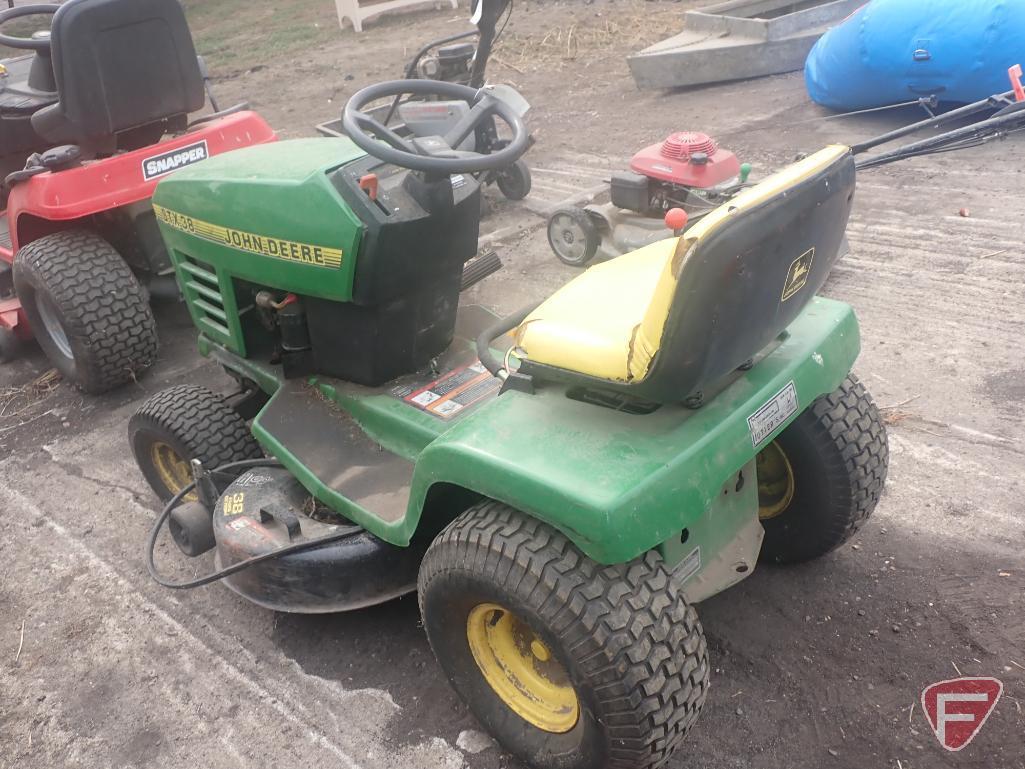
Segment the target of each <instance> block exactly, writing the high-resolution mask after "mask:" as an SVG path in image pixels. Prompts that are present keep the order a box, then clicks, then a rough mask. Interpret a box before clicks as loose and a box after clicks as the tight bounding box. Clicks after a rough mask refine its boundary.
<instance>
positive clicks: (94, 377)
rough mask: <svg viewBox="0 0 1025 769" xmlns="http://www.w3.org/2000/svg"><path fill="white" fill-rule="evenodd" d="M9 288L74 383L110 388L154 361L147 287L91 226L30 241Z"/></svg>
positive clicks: (94, 390) (154, 338) (86, 387)
mask: <svg viewBox="0 0 1025 769" xmlns="http://www.w3.org/2000/svg"><path fill="white" fill-rule="evenodd" d="M14 287H15V290H16V291H17V294H18V298H19V299H20V300H21V303H22V306H23V307H24V308H25V314H26V315H27V316H28V319H29V324H30V325H31V327H32V331H33V333H34V334H35V337H36V340H37V341H38V342H39V346H40V347H42V348H43V351H44V352H45V353H46V356H47V357H48V358H49V359H50V361H51V362H52V363H53V365H54V366H55V367H56V368H57V370H58V371H59V372H60V373H61V374H62V375H63V376H64V378H65V379H67V380H68V381H70V382H73V383H74V384H75V385H76V386H77V387H78V388H79V389H81V390H83V391H85V392H87V393H93V394H99V393H104V392H107V391H108V390H113V389H114V388H115V387H119V386H121V385H123V384H127V383H128V382H131V381H134V380H136V379H137V378H138V376H139V375H140V374H141V373H142V372H143V371H145V370H146V369H147V368H149V366H151V365H152V364H153V362H154V361H155V360H156V357H157V345H158V340H157V327H156V321H155V320H154V318H153V312H152V311H151V310H150V307H149V303H148V302H147V300H146V293H145V291H143V289H142V286H140V285H139V281H138V280H137V279H136V277H135V275H134V274H133V273H132V271H131V269H129V267H128V265H127V264H126V263H125V261H124V259H122V258H121V255H120V254H118V252H117V251H116V250H114V247H113V246H111V245H110V244H109V243H108V242H107V241H105V240H104V239H103V238H101V237H100V236H99V235H97V234H96V233H94V232H89V231H88V230H67V231H64V232H55V233H52V234H50V235H44V236H43V237H41V238H39V239H38V240H34V241H32V242H31V243H29V244H28V245H26V246H25V247H24V248H22V249H21V250H20V251H18V253H17V255H16V256H15V259H14Z"/></svg>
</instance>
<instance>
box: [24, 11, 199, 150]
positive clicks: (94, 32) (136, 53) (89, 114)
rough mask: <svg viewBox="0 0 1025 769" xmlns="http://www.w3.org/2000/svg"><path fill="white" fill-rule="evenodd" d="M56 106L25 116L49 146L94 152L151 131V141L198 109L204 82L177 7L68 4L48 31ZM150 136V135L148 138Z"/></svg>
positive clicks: (56, 14)
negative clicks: (99, 146)
mask: <svg viewBox="0 0 1025 769" xmlns="http://www.w3.org/2000/svg"><path fill="white" fill-rule="evenodd" d="M50 40H51V51H52V57H53V69H54V76H55V79H56V82H57V92H58V94H59V101H58V102H57V104H54V105H52V106H50V107H47V108H45V109H42V110H40V111H39V112H37V113H36V114H35V115H33V116H32V126H33V127H34V128H35V130H36V132H37V133H38V134H39V135H40V136H42V137H44V138H45V139H47V140H48V141H50V142H52V143H53V144H79V145H85V146H89V145H93V144H100V143H106V142H110V141H112V140H113V139H114V137H116V136H117V135H118V134H122V133H125V132H128V131H132V130H133V129H141V128H143V127H152V128H153V130H152V131H147V132H145V133H146V136H145V138H144V139H143V140H142V143H143V144H145V143H148V141H156V140H157V139H159V138H160V136H161V135H162V134H163V132H164V131H163V129H164V127H165V126H166V125H167V124H168V123H169V122H171V121H175V120H177V122H180V123H181V127H182V128H184V121H185V120H186V119H187V115H188V113H190V112H194V111H196V110H198V109H200V108H201V107H202V106H203V103H204V100H205V94H204V90H203V77H202V75H201V73H200V69H199V62H198V61H197V59H196V49H195V46H194V45H193V43H192V35H191V34H190V32H189V28H188V25H187V24H186V22H185V13H184V11H183V10H182V7H181V4H180V2H179V0H68V2H66V3H65V4H64V5H63V6H61V8H60V9H59V10H58V11H57V12H56V13H55V14H54V16H53V22H52V24H51V26H50ZM151 134H152V135H151Z"/></svg>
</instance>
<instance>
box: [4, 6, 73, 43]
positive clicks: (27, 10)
mask: <svg viewBox="0 0 1025 769" xmlns="http://www.w3.org/2000/svg"><path fill="white" fill-rule="evenodd" d="M59 8H60V6H59V5H56V4H50V3H45V4H44V3H37V4H35V5H19V6H15V7H14V8H8V9H7V10H5V11H0V27H2V26H3V25H4V24H6V23H7V22H9V21H14V20H15V19H20V18H21V17H22V16H41V15H43V14H50V15H53V14H55V13H57V11H58V9H59ZM0 45H6V46H7V47H8V48H20V49H24V50H26V51H38V52H39V53H48V52H49V50H50V37H49V35H47V36H46V37H39V38H35V37H12V36H11V35H5V34H3V33H2V32H0Z"/></svg>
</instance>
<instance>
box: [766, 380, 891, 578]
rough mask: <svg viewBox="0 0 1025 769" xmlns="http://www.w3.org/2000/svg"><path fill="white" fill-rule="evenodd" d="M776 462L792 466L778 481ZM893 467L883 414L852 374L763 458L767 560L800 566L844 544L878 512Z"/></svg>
mask: <svg viewBox="0 0 1025 769" xmlns="http://www.w3.org/2000/svg"><path fill="white" fill-rule="evenodd" d="M777 449H778V450H779V452H781V454H782V457H784V458H785V459H784V460H783V461H782V462H780V461H779V459H778V456H779V455H776V454H775V452H776V450H777ZM770 460H772V461H774V462H775V464H776V465H777V466H782V467H784V468H785V471H784V472H783V473H782V475H780V474H779V473H774V474H772V475H773V476H777V475H778V476H780V479H781V480H778V481H776V482H775V483H773V480H775V478H774V477H768V476H769V474H768V473H766V472H764V471H765V469H766V466H767V462H768V461H770ZM888 462H889V448H888V446H887V441H886V427H885V425H884V424H883V421H882V419H881V418H880V416H879V410H878V409H877V408H876V405H875V403H874V402H873V401H872V397H871V396H870V395H869V394H868V392H867V391H866V390H865V388H864V386H863V385H862V384H861V382H859V381H858V379H857V377H855V376H854V374H850V375H848V377H847V378H846V379H845V380H844V381H843V383H842V384H841V385H840V387H838V388H837V389H836V390H834V391H833V392H831V393H829V394H828V395H823V396H822V397H821V398H819V399H818V400H816V401H815V402H814V403H812V405H811V406H810V407H809V408H807V409H805V411H804V412H803V413H802V414H801V415H800V416H798V417H797V419H795V420H794V421H793V422H792V423H791V424H790V426H789V427H787V428H786V429H785V430H784V431H783V432H782V433H781V434H780V436H779V437H778V438H777V439H776V441H775V442H774V443H773V444H772V445H771V446H769V447H767V448H766V449H764V450H763V451H762V452H761V453H760V454H759V455H758V465H759V470H758V473H759V478H758V488H759V507H760V514H759V517H760V518H761V519H762V527H763V528H764V529H765V539H764V541H763V542H762V551H761V556H760V558H761V560H763V561H770V562H773V563H801V562H804V561H810V560H812V559H815V558H819V557H821V556H823V555H825V554H826V553H828V552H830V551H831V550H835V549H836V548H838V547H840V545H842V544H843V543H845V542H846V541H847V540H849V539H850V538H851V537H852V536H854V534H855V532H857V530H858V529H859V528H860V527H861V526H862V524H864V523H865V521H867V520H868V518H869V516H870V515H872V512H873V511H874V510H875V507H876V504H877V503H878V502H879V497H880V495H881V494H882V491H883V486H884V485H885V483H886V472H887V465H888ZM786 476H789V479H788V478H787V477H786ZM788 486H789V488H788Z"/></svg>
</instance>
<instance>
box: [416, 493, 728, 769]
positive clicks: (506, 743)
mask: <svg viewBox="0 0 1025 769" xmlns="http://www.w3.org/2000/svg"><path fill="white" fill-rule="evenodd" d="M419 595H420V611H421V614H422V615H423V623H424V629H425V630H426V632H427V638H428V640H429V641H430V644H431V648H432V649H433V650H434V654H435V656H436V657H437V658H438V661H439V663H441V666H442V668H444V670H445V673H446V674H447V676H448V679H449V681H450V682H451V684H452V686H453V687H454V688H455V689H456V691H457V692H458V693H459V695H460V696H461V697H462V698H463V700H465V701H466V703H467V705H468V706H469V707H470V710H472V711H473V713H474V715H476V717H477V718H478V719H479V720H480V721H481V723H482V724H483V725H484V726H485V727H486V728H487V729H488V731H490V732H491V734H492V735H494V736H495V738H496V739H497V740H498V742H499V743H501V745H502V746H503V747H504V748H505V749H506V750H508V751H509V752H510V753H513V754H514V755H516V756H517V757H519V758H520V759H521V760H523V761H525V762H526V763H527V764H529V765H530V766H532V767H538V769H555V768H556V767H558V769H598V768H599V767H601V768H602V769H611V768H612V767H617V768H620V769H627V768H629V769H645V768H646V767H653V766H657V765H659V764H661V763H662V762H663V761H664V760H665V759H666V758H667V757H668V756H669V755H670V754H671V753H672V752H673V751H674V750H675V749H676V747H677V746H678V745H679V744H680V742H681V741H682V740H683V738H684V735H686V733H687V731H688V729H690V727H691V725H692V724H693V723H694V721H695V720H696V719H697V717H698V713H699V711H700V710H701V705H702V703H703V702H704V699H705V693H706V691H707V689H708V652H707V648H706V645H705V638H704V634H703V632H702V629H701V623H700V622H699V621H698V617H697V612H696V611H695V610H694V607H692V606H690V605H689V604H688V603H687V601H686V599H685V598H684V595H683V591H682V590H681V589H680V588H679V587H678V586H677V585H676V583H675V582H674V581H673V579H671V578H670V575H669V573H668V572H667V571H666V568H665V565H664V564H663V562H662V560H661V558H660V556H658V555H657V554H656V553H655V552H649V553H647V554H645V555H644V556H641V557H639V558H637V559H635V560H634V561H631V562H630V563H624V564H618V565H615V566H602V565H601V564H598V563H596V562H595V561H593V560H591V559H590V558H588V557H587V556H585V555H584V554H583V553H581V552H580V551H579V550H578V549H577V548H576V547H575V546H574V545H573V544H572V543H571V542H570V541H569V540H568V539H566V537H564V536H563V535H562V534H561V533H559V532H558V531H556V530H555V529H553V528H551V527H550V526H548V525H546V524H544V523H542V522H541V521H538V520H536V519H534V518H531V517H530V516H527V515H524V514H523V513H520V512H518V511H517V510H514V509H512V508H510V507H508V506H506V505H503V504H500V503H498V502H492V501H487V502H483V503H480V504H478V505H475V506H474V507H472V508H470V509H469V510H467V511H466V512H465V513H463V514H462V515H461V516H460V517H459V518H457V519H456V520H455V521H454V522H453V523H452V524H451V525H449V527H448V528H446V529H445V530H444V531H443V532H442V533H441V534H440V535H438V537H437V539H435V540H434V542H433V543H432V544H431V546H430V547H429V548H428V550H427V554H426V555H425V556H424V560H423V563H422V564H421V566H420V577H419Z"/></svg>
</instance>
